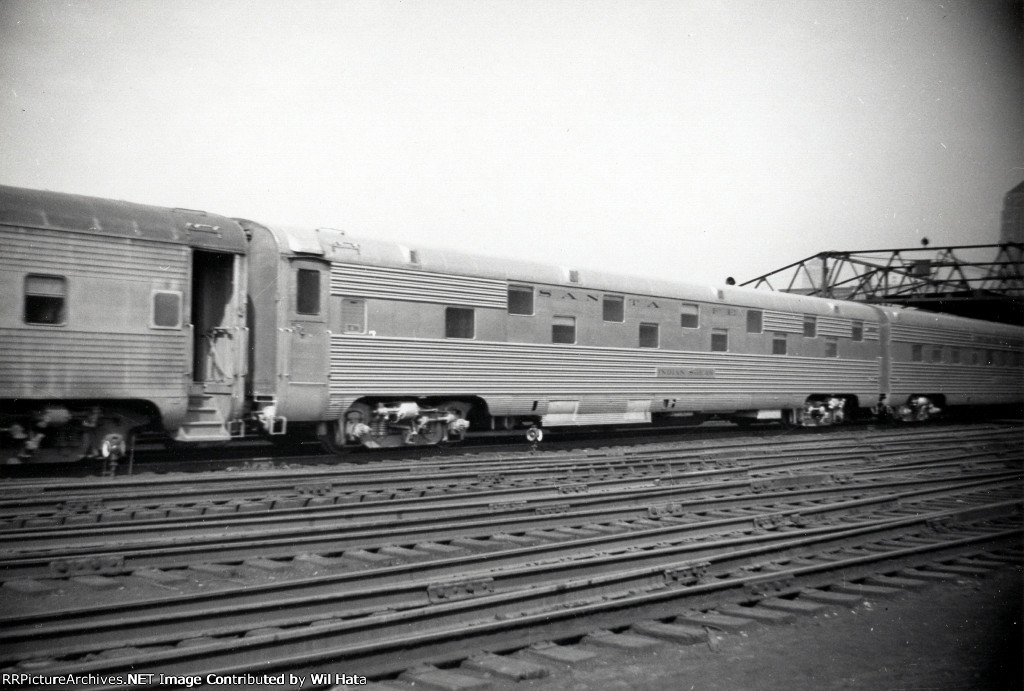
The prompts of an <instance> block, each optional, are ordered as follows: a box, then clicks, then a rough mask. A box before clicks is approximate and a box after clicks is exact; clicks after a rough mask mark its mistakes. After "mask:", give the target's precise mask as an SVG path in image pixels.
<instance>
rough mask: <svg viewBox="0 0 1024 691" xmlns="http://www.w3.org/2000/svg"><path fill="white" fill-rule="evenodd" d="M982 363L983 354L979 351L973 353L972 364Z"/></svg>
mask: <svg viewBox="0 0 1024 691" xmlns="http://www.w3.org/2000/svg"><path fill="white" fill-rule="evenodd" d="M980 362H981V354H980V353H978V351H977V350H972V351H971V364H972V365H977V364H979V363H980Z"/></svg>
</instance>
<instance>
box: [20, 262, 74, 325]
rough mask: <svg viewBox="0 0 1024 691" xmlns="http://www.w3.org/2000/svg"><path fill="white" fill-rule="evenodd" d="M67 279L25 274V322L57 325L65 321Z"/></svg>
mask: <svg viewBox="0 0 1024 691" xmlns="http://www.w3.org/2000/svg"><path fill="white" fill-rule="evenodd" d="M67 291H68V288H67V279H66V278H64V277H63V276H41V275H39V274H29V275H28V276H25V323H26V324H49V325H50V326H59V325H61V324H64V323H66V322H67V294H68V293H67Z"/></svg>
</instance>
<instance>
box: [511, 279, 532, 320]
mask: <svg viewBox="0 0 1024 691" xmlns="http://www.w3.org/2000/svg"><path fill="white" fill-rule="evenodd" d="M508 313H509V314H525V315H527V316H532V315H533V288H531V287H530V286H509V287H508Z"/></svg>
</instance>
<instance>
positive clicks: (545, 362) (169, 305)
mask: <svg viewBox="0 0 1024 691" xmlns="http://www.w3.org/2000/svg"><path fill="white" fill-rule="evenodd" d="M0 296H2V297H0V429H2V434H3V443H4V445H5V447H6V451H7V453H6V454H5V456H4V457H5V458H12V459H20V460H42V459H62V460H72V459H79V458H84V457H94V456H99V457H106V458H114V459H116V458H118V457H119V456H121V455H123V454H124V453H125V452H126V449H127V448H128V447H129V444H130V442H131V439H132V438H133V435H135V434H137V433H138V432H142V431H146V432H153V431H158V432H160V433H162V434H164V435H165V436H166V438H167V439H168V440H171V441H173V442H176V443H179V444H204V443H206V444H208V443H220V442H227V441H230V440H233V439H239V438H243V437H251V436H255V435H263V436H266V437H270V438H289V437H295V436H297V435H303V434H307V435H314V434H315V435H316V436H317V437H319V439H320V440H321V441H322V442H323V444H324V445H325V446H326V447H327V448H329V449H331V450H332V451H336V452H341V451H344V450H346V449H348V448H353V447H368V448H381V447H396V446H428V445H434V444H438V443H441V442H443V441H449V440H458V439H461V438H463V437H464V436H465V435H466V434H467V433H471V432H473V431H476V430H480V429H484V430H521V431H522V432H524V433H526V434H527V435H528V438H530V439H539V438H540V436H541V435H542V433H543V430H545V429H551V428H559V427H562V428H564V427H572V426H600V425H622V424H631V423H632V424H643V423H655V424H657V423H663V422H672V421H676V422H680V423H685V422H694V423H695V422H699V421H701V420H703V419H705V418H707V417H708V416H716V417H719V418H722V419H728V420H732V421H735V422H737V423H740V424H744V423H749V422H753V421H758V420H774V421H778V422H780V423H783V424H792V425H827V424H835V423H839V422H842V421H843V420H844V419H847V418H849V417H851V416H854V415H858V414H864V413H867V412H872V413H874V414H879V415H881V414H885V415H889V416H892V417H894V418H896V419H898V420H923V419H926V418H928V417H931V416H933V415H935V414H936V413H937V412H939V411H940V410H943V409H945V408H947V407H955V406H987V405H997V404H1019V403H1021V401H1022V398H1024V396H1022V383H1024V377H1022V374H1024V372H1022V331H1021V329H1020V328H1019V327H1014V326H1010V325H1005V324H994V323H987V322H981V321H976V320H971V319H965V318H961V317H955V316H948V315H942V314H936V313H930V312H921V311H916V310H912V309H901V308H897V307H880V306H871V305H866V304H859V303H852V302H843V301H839V300H825V299H818V298H811V297H805V296H800V295H793V294H785V293H767V292H759V291H753V290H749V289H743V288H737V287H734V286H723V287H713V286H705V285H696V284H690V283H685V282H682V281H680V282H675V281H662V280H654V279H649V278H643V277H629V276H621V275H616V274H612V273H603V272H597V271H588V270H585V269H582V268H577V267H574V266H559V265H551V264H542V263H533V262H521V261H512V260H508V259H491V258H486V257H483V256H476V255H472V254H464V253H460V252H453V251H446V250H445V251H442V250H433V249H428V248H425V247H407V246H403V245H400V244H397V243H394V242H387V241H384V240H379V239H374V238H361V237H354V236H350V235H349V234H348V233H346V232H343V231H339V230H333V229H329V228H316V229H301V228H289V227H278V226H269V225H264V224H261V223H256V222H252V221H248V220H242V219H232V218H228V217H225V216H218V215H213V214H208V213H205V212H201V211H194V210H188V209H165V208H157V207H153V206H144V205H140V204H132V203H126V202H119V201H112V200H106V199H98V198H90V197H84V196H77V195H70V194H62V193H53V192H44V191H37V190H29V189H21V188H14V187H0Z"/></svg>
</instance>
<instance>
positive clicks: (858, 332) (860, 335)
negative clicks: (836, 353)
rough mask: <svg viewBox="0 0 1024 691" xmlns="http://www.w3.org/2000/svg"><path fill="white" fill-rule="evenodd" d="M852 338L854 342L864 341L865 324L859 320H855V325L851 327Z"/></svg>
mask: <svg viewBox="0 0 1024 691" xmlns="http://www.w3.org/2000/svg"><path fill="white" fill-rule="evenodd" d="M850 338H851V339H853V340H854V341H863V340H864V322H862V321H860V320H859V319H855V320H854V322H853V324H851V325H850Z"/></svg>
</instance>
